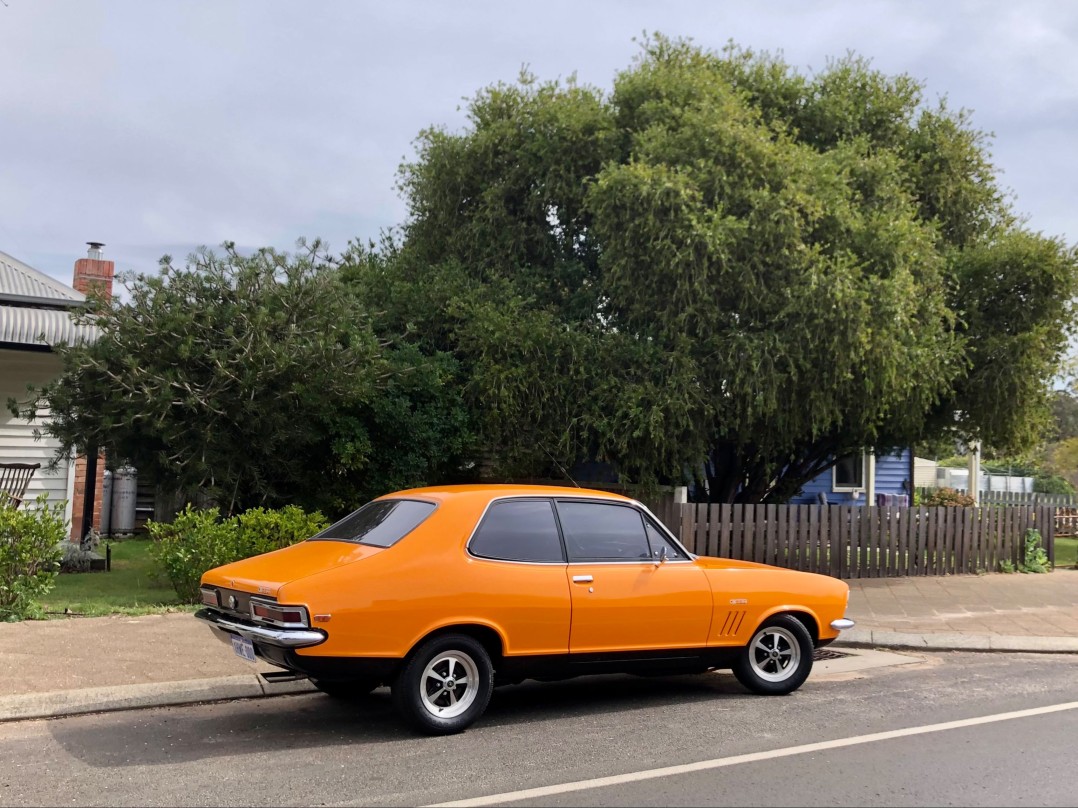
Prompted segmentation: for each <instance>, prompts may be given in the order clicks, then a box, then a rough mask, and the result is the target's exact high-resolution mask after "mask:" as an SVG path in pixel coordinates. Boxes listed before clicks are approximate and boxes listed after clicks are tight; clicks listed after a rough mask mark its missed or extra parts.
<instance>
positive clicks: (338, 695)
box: [311, 679, 381, 701]
mask: <svg viewBox="0 0 1078 808" xmlns="http://www.w3.org/2000/svg"><path fill="white" fill-rule="evenodd" d="M311 684H312V685H314V686H315V687H317V688H318V689H319V690H321V691H322V692H323V693H325V694H326V695H327V696H333V698H335V699H341V700H342V701H355V700H356V699H361V698H363V697H364V696H368V695H370V692H371V691H372V690H374V689H375V688H376V687H378V685H379V684H381V682H379V681H378V680H377V679H348V680H345V681H332V680H331V681H327V680H326V679H311Z"/></svg>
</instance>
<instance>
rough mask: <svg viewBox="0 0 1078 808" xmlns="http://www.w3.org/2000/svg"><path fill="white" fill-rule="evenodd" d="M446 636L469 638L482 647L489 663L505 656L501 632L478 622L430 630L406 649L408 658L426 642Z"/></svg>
mask: <svg viewBox="0 0 1078 808" xmlns="http://www.w3.org/2000/svg"><path fill="white" fill-rule="evenodd" d="M447 634H464V635H465V636H468V637H471V638H472V639H474V640H475V641H476V642H478V643H479V644H480V645H482V646H483V648H484V649H485V650H486V652H487V654H488V655H489V656H490V658H491V661H494V662H496V661H497V660H500V659H502V658H503V657H504V656H505V640H504V638H503V637H502V635H501V632H500V631H498V629H496V628H495V627H494V626H491V625H489V624H487V623H480V622H463V623H448V624H446V625H442V626H438V627H437V628H434V629H431V630H430V631H428V632H427V633H426V634H424V635H423V636H421V637H419V638H418V639H416V641H415V642H413V643H412V645H411V647H410V648H409V649H408V656H411V654H413V653H414V652H415V650H416V649H417V648H419V647H420V646H421V645H423V644H424V643H425V642H427V641H428V640H431V639H433V638H435V637H443V636H445V635H447Z"/></svg>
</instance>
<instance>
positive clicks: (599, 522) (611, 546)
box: [558, 500, 651, 561]
mask: <svg viewBox="0 0 1078 808" xmlns="http://www.w3.org/2000/svg"><path fill="white" fill-rule="evenodd" d="M558 518H559V519H560V520H561V529H562V532H563V533H564V534H565V545H566V547H567V548H568V550H569V560H570V561H640V560H641V559H649V558H651V550H650V548H649V547H648V540H647V536H646V534H645V533H644V522H643V520H642V519H641V518H640V512H639V511H637V510H636V509H635V508H633V507H630V506H627V505H616V504H614V503H607V502H578V501H564V500H559V501H558Z"/></svg>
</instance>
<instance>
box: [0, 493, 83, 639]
mask: <svg viewBox="0 0 1078 808" xmlns="http://www.w3.org/2000/svg"><path fill="white" fill-rule="evenodd" d="M47 499H48V494H45V493H42V494H41V495H39V496H38V498H37V500H35V506H36V507H23V508H14V507H12V506H11V505H9V504H6V503H4V504H0V620H21V619H23V618H25V617H29V616H31V615H32V614H33V613H34V612H35V606H36V604H35V601H36V600H37V598H40V597H41V596H42V595H44V594H46V593H47V592H48V591H49V590H50V589H52V584H53V581H54V580H55V579H56V574H57V572H58V570H59V561H60V550H59V544H60V542H62V541H63V540H64V539H66V538H67V520H65V519H64V507H65V505H66V503H64V502H57V503H55V504H53V505H49V504H48V502H47Z"/></svg>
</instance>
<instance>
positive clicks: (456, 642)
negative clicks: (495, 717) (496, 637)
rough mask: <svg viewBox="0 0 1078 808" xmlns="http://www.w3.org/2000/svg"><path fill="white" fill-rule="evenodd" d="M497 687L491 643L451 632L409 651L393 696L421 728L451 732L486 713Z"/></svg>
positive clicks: (403, 712)
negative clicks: (488, 648) (488, 649)
mask: <svg viewBox="0 0 1078 808" xmlns="http://www.w3.org/2000/svg"><path fill="white" fill-rule="evenodd" d="M493 690H494V669H493V667H492V665H491V662H490V655H489V654H488V653H487V651H486V649H485V648H483V646H482V645H481V644H480V643H479V642H478V641H477V640H475V639H473V638H472V637H469V636H467V635H465V634H447V635H444V636H441V637H434V638H433V639H430V640H428V641H427V642H425V643H423V644H422V645H420V646H419V647H418V648H417V649H416V650H415V651H414V652H413V653H412V654H411V655H410V656H409V658H408V661H407V662H406V663H405V665H404V667H403V668H402V669H401V672H400V673H399V674H398V675H397V680H396V682H394V684H393V702H394V704H395V705H396V707H397V710H398V711H399V712H400V714H401V715H402V717H403V718H404V719H405V720H406V721H407V722H408V723H409V724H411V725H412V726H413V727H415V728H416V729H418V730H419V731H420V732H424V733H427V734H428V735H450V734H452V733H455V732H461V731H463V730H465V729H467V728H468V727H469V726H471V725H472V723H474V722H475V720H476V719H477V718H479V716H481V715H482V714H483V712H484V711H485V710H486V709H487V704H488V703H489V702H490V695H491V693H492V692H493Z"/></svg>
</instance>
